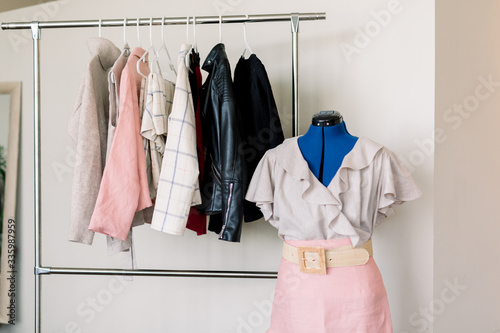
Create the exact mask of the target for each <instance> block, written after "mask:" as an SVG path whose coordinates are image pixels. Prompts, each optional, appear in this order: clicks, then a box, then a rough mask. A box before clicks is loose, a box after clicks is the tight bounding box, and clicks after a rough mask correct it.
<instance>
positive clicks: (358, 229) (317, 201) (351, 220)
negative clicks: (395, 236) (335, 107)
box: [246, 137, 422, 247]
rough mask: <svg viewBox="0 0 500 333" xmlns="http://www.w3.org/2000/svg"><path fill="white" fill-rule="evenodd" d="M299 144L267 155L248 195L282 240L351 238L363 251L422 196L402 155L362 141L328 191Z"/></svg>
mask: <svg viewBox="0 0 500 333" xmlns="http://www.w3.org/2000/svg"><path fill="white" fill-rule="evenodd" d="M297 139H298V137H293V138H290V139H287V140H285V141H284V142H283V143H282V144H281V145H279V146H277V147H276V148H274V149H271V150H269V151H267V152H266V154H265V155H264V156H263V157H262V159H261V161H260V162H259V165H258V166H257V169H256V170H255V172H254V174H253V177H252V180H251V182H250V185H249V188H248V191H247V194H246V199H247V200H248V201H252V202H255V203H256V204H257V206H258V207H259V208H260V209H261V210H262V213H263V215H264V218H265V219H266V220H268V221H269V222H270V223H271V224H272V225H273V226H274V227H275V228H277V229H278V235H279V236H280V237H281V238H282V239H286V240H317V239H336V238H346V237H349V238H350V239H351V241H352V244H353V245H354V246H355V247H359V246H361V245H362V244H363V243H364V242H366V241H367V240H369V239H370V238H371V236H372V233H373V230H374V229H375V227H376V226H377V225H378V224H379V223H380V222H382V221H383V220H384V219H386V218H387V217H389V216H391V215H393V214H394V211H393V209H392V207H393V206H394V205H398V204H401V203H403V202H405V201H410V200H414V199H417V198H418V197H420V196H421V194H422V193H421V192H420V190H419V188H418V187H417V185H416V184H415V182H414V180H413V178H412V177H411V175H410V173H409V172H408V170H407V169H406V168H405V167H404V166H403V164H402V163H401V161H400V160H399V159H398V158H397V156H396V155H395V154H394V153H393V152H391V151H390V150H389V149H387V148H386V147H384V146H382V145H380V144H378V143H376V142H374V141H372V140H370V139H368V138H366V137H360V138H359V139H358V141H357V142H356V144H355V146H354V148H353V149H352V150H351V151H350V152H349V153H348V154H347V155H346V156H345V157H344V160H343V161H342V164H341V166H340V168H339V170H338V171H337V173H336V174H335V176H334V177H333V179H332V181H331V182H330V184H329V185H328V186H325V185H323V184H322V183H321V182H320V181H319V180H318V179H317V178H316V177H315V176H314V174H313V173H312V172H311V171H310V169H309V166H308V164H307V161H306V160H305V159H304V157H303V156H302V153H301V151H300V148H299V145H298V142H297Z"/></svg>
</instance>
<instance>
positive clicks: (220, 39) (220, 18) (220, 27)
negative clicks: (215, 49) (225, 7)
mask: <svg viewBox="0 0 500 333" xmlns="http://www.w3.org/2000/svg"><path fill="white" fill-rule="evenodd" d="M219 43H222V15H219Z"/></svg>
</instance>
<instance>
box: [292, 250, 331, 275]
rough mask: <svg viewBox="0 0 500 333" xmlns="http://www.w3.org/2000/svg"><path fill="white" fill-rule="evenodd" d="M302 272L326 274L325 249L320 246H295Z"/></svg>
mask: <svg viewBox="0 0 500 333" xmlns="http://www.w3.org/2000/svg"><path fill="white" fill-rule="evenodd" d="M297 253H298V256H299V267H300V271H301V272H302V273H311V274H326V259H325V258H326V256H325V249H324V248H322V247H310V246H309V247H301V246H299V247H297Z"/></svg>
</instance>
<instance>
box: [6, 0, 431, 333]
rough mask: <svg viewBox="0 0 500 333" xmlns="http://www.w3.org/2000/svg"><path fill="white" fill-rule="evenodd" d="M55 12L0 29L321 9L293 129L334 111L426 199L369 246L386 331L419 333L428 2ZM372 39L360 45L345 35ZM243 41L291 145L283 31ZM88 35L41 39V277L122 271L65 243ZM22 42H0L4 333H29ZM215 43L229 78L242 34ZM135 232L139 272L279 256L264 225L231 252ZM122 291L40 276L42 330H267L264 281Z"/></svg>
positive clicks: (75, 4)
mask: <svg viewBox="0 0 500 333" xmlns="http://www.w3.org/2000/svg"><path fill="white" fill-rule="evenodd" d="M56 4H57V6H55V7H54V4H53V3H52V4H47V5H45V6H46V7H33V8H29V9H23V10H19V11H12V12H7V13H3V14H0V21H5V22H7V21H30V20H32V19H50V20H67V19H89V18H99V17H102V18H115V17H118V18H121V17H125V16H126V17H137V16H142V17H149V16H151V15H154V16H158V15H162V14H163V15H168V16H184V15H187V14H189V15H198V16H199V15H217V14H219V13H218V12H217V9H216V6H218V7H219V9H220V8H222V9H223V10H224V11H225V12H224V13H225V14H231V13H234V14H238V13H242V14H245V13H250V14H251V13H280V12H292V11H301V12H313V11H326V12H327V15H328V19H327V21H322V22H304V23H301V24H300V31H301V32H300V83H301V86H300V89H301V92H300V98H301V102H300V104H301V117H300V119H301V123H300V127H301V130H302V131H305V130H306V129H307V127H308V124H309V122H310V119H311V116H312V114H313V113H315V112H317V111H319V110H326V109H335V110H338V111H340V112H341V113H342V114H343V115H344V119H345V121H346V123H347V125H348V128H349V130H350V132H351V133H353V134H354V135H366V136H368V137H371V138H372V139H374V140H375V141H378V142H380V143H382V144H384V145H386V146H387V147H389V148H390V149H391V150H393V151H395V152H396V153H398V154H400V155H401V157H402V158H404V159H405V160H408V161H409V162H408V163H409V164H410V165H409V166H410V167H411V168H412V170H413V175H414V177H415V179H416V181H417V182H418V184H419V185H420V187H421V189H422V191H423V192H424V196H423V197H422V198H421V199H419V200H418V201H415V202H412V203H408V204H406V205H405V206H403V207H400V208H399V209H397V215H396V216H395V217H393V218H391V219H390V220H388V221H386V222H385V223H384V224H383V225H382V226H380V228H379V229H378V230H377V231H376V233H375V236H374V247H375V258H376V260H377V262H378V264H379V267H380V269H381V271H382V274H383V277H384V281H385V284H386V288H387V292H388V295H389V302H390V306H391V311H392V316H393V322H394V331H395V332H398V333H399V332H401V333H403V332H417V330H416V329H415V328H414V327H412V326H411V323H410V318H411V317H412V314H414V313H416V312H417V311H418V309H419V307H421V306H424V305H426V304H428V302H429V301H430V300H431V299H432V276H433V265H432V262H433V261H432V246H433V239H432V231H433V222H432V220H433V214H432V212H433V193H432V184H433V154H432V152H431V153H427V152H426V151H425V147H424V151H423V152H422V148H419V147H420V146H421V144H420V143H421V142H423V141H424V140H426V139H430V138H432V132H433V128H434V123H433V121H434V119H433V114H434V113H433V108H434V77H433V75H434V1H430V0H425V1H418V2H417V1H409V0H401V1H400V2H399V3H398V2H397V1H394V0H391V1H388V0H377V1H366V0H355V1H347V0H341V1H335V2H333V1H318V0H313V1H307V2H305V1H299V0H293V1H286V2H285V1H274V2H270V1H262V0H257V1H248V0H246V1H244V0H237V1H234V0H231V1H229V0H217V1H201V0H199V1H185V2H179V1H176V2H174V1H169V2H166V1H163V2H157V1H153V0H144V1H141V2H140V5H139V2H138V1H118V0H109V1H106V6H103V5H102V2H99V1H96V0H90V1H83V0H65V1H61V2H57V3H56ZM222 4H226V5H225V7H221V5H222ZM388 7H389V8H391V10H392V14H390V17H386V18H385V21H383V22H382V23H383V25H382V26H381V24H379V23H377V21H376V19H375V16H377V15H375V14H374V12H375V13H379V12H380V11H382V10H387V8H388ZM374 15H375V16H374ZM382 19H383V18H380V17H379V20H382ZM377 27H379V30H370V31H369V32H368V33H369V34H370V35H371V37H365V38H364V39H363V37H360V34H359V33H358V32H357V31H358V30H356V29H358V28H359V29H362V30H364V29H365V28H369V29H377ZM247 31H248V41H249V43H250V45H251V47H252V49H253V51H254V52H255V53H256V54H257V55H258V56H259V57H260V58H261V60H262V61H263V63H264V64H265V66H266V68H267V70H268V74H269V77H270V80H271V84H272V86H273V89H274V93H275V97H276V101H277V103H278V108H279V110H280V114H281V116H282V122H283V123H284V124H285V128H286V129H287V134H288V135H290V129H291V115H290V109H291V94H290V86H291V82H290V80H291V73H290V67H291V61H290V48H291V41H290V39H291V38H290V37H291V36H290V25H289V24H286V23H268V24H262V25H256V24H249V25H248V26H247ZM166 32H167V40H168V43H169V45H171V47H170V49H171V52H172V53H173V54H175V53H176V52H175V50H176V49H177V48H178V47H179V46H180V43H181V42H183V41H184V39H185V37H184V36H185V29H184V27H168V28H166ZM26 33H27V32H26ZM127 33H128V40H129V43H130V44H132V45H136V44H137V42H136V37H135V36H136V34H135V29H134V28H128V29H127ZM96 35H97V29H73V30H46V31H42V41H41V51H42V63H41V64H42V101H43V102H42V132H43V138H42V144H43V151H42V156H43V157H42V163H43V170H42V176H43V183H42V187H43V199H42V204H43V212H42V215H43V230H42V233H43V244H42V246H43V249H42V250H43V251H42V252H43V260H42V263H43V265H48V266H70V267H90V266H97V267H120V265H121V258H119V257H108V256H107V255H106V249H105V245H104V243H105V240H104V237H96V239H95V245H94V246H93V247H88V246H83V245H79V244H73V243H70V242H68V241H67V240H66V239H67V233H68V223H69V207H70V189H71V171H70V169H71V168H70V167H71V153H70V152H71V142H70V138H69V136H68V135H67V132H66V126H67V122H68V118H69V116H70V113H71V110H72V107H73V102H74V99H75V95H76V92H77V90H78V86H79V84H80V79H81V77H82V74H83V71H84V69H85V67H86V64H87V62H88V59H89V54H88V51H87V49H86V44H85V40H86V38H87V37H91V36H96ZM147 35H148V28H145V27H144V28H141V37H142V42H143V45H147V43H148V37H147ZM197 35H198V44H199V49H200V51H201V55H202V57H204V56H206V54H207V53H208V51H209V50H210V48H211V47H212V46H213V45H214V44H215V43H217V41H218V31H217V26H203V27H198V30H197ZM24 36H25V34H24V33H23V32H14V31H9V32H2V33H0V45H1V49H2V52H1V53H0V63H2V71H0V80H1V81H23V83H24V85H23V88H24V89H23V112H24V115H23V121H22V150H21V161H20V162H21V165H20V168H21V171H20V183H19V185H20V195H19V215H18V221H19V226H18V230H19V239H18V245H19V248H20V251H19V254H20V256H19V262H18V263H19V273H18V277H19V279H20V281H19V284H18V292H19V298H18V306H19V307H18V321H17V324H16V326H15V327H10V328H4V327H2V331H5V332H11V333H12V332H23V333H24V332H29V331H32V329H33V275H32V272H33V269H32V267H33V254H32V251H33V245H32V243H33V231H32V219H33V213H32V210H33V204H32V202H33V199H32V191H33V187H32V182H33V176H32V174H33V171H32V165H33V159H32V138H33V135H32V127H33V124H32V116H31V110H32V96H31V94H32V88H31V84H32V72H31V63H32V62H31V40H30V39H28V38H26V37H24ZM27 36H28V37H29V33H27ZM103 36H104V37H107V38H110V39H111V40H113V41H115V43H116V44H117V45H118V46H121V45H122V31H121V29H109V28H108V29H103ZM158 39H159V32H158V28H156V29H155V40H158ZM223 41H224V42H225V43H226V46H227V51H228V54H229V57H230V62H231V64H232V66H233V67H234V65H235V64H236V61H237V59H238V57H239V55H240V53H241V52H242V50H243V46H244V44H243V40H242V28H241V26H238V25H224V26H223ZM349 45H350V46H349ZM346 50H348V51H349V50H350V51H354V53H352V54H349V53H348V51H346ZM346 52H347V53H346ZM56 167H58V168H59V169H57V168H56ZM64 171H67V172H64ZM135 234H136V236H137V237H136V239H137V244H136V249H137V252H138V261H139V265H140V267H141V268H179V269H180V268H186V269H231V270H238V269H248V270H276V269H277V268H278V262H279V257H280V251H281V244H280V241H279V239H278V238H277V236H276V231H275V230H274V229H273V228H272V227H270V226H269V225H268V224H267V223H266V222H264V221H259V222H256V223H253V224H247V225H245V227H244V230H243V238H242V243H241V244H228V243H223V242H220V241H218V240H217V239H216V237H215V234H209V235H207V236H204V237H196V236H193V235H192V234H191V233H187V234H186V236H184V237H183V238H178V237H173V236H168V235H163V234H160V233H158V232H155V231H152V230H149V229H148V228H147V227H141V228H139V229H137V232H136V233H135ZM120 281H121V280H120V279H119V280H116V279H115V278H112V277H67V276H46V277H43V278H42V286H43V291H42V298H43V302H42V305H43V310H42V327H43V332H57V333H60V332H79V329H80V330H81V332H93V333H96V332H164V331H167V330H168V331H172V332H264V331H265V329H266V328H267V325H268V322H269V314H268V312H267V311H266V309H265V307H266V306H268V304H269V301H270V300H271V299H272V292H273V288H274V285H275V281H274V280H268V281H266V280H231V279H224V280H222V279H212V280H210V279H180V278H150V279H146V278H135V280H134V281H133V282H130V283H128V284H127V285H126V286H125V287H124V288H119V287H120V284H119V283H120ZM117 289H119V290H120V291H119V292H118V290H117ZM112 291H117V293H116V294H113V298H112V299H111V300H109V303H107V301H108V299H106V298H105V296H106V295H110V294H111V292H112ZM96 297H97V298H99V297H100V301H101V303H102V302H104V303H106V304H105V305H103V306H101V305H102V304H101V303H99V304H97V307H96V308H97V310H95V311H93V312H92V311H90V309H91V308H90V307H89V306H88V305H86V304H87V302H89V301H92V298H96ZM103 297H104V298H103ZM78 310H80V313H78ZM91 313H93V314H95V316H91ZM72 323H74V324H72ZM243 323H245V325H246V328H245V329H244V328H243ZM72 325H73V326H74V327H76V328H75V329H73V328H72Z"/></svg>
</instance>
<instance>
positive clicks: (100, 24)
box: [99, 18, 102, 38]
mask: <svg viewBox="0 0 500 333" xmlns="http://www.w3.org/2000/svg"><path fill="white" fill-rule="evenodd" d="M101 26H102V18H100V19H99V38H101Z"/></svg>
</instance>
